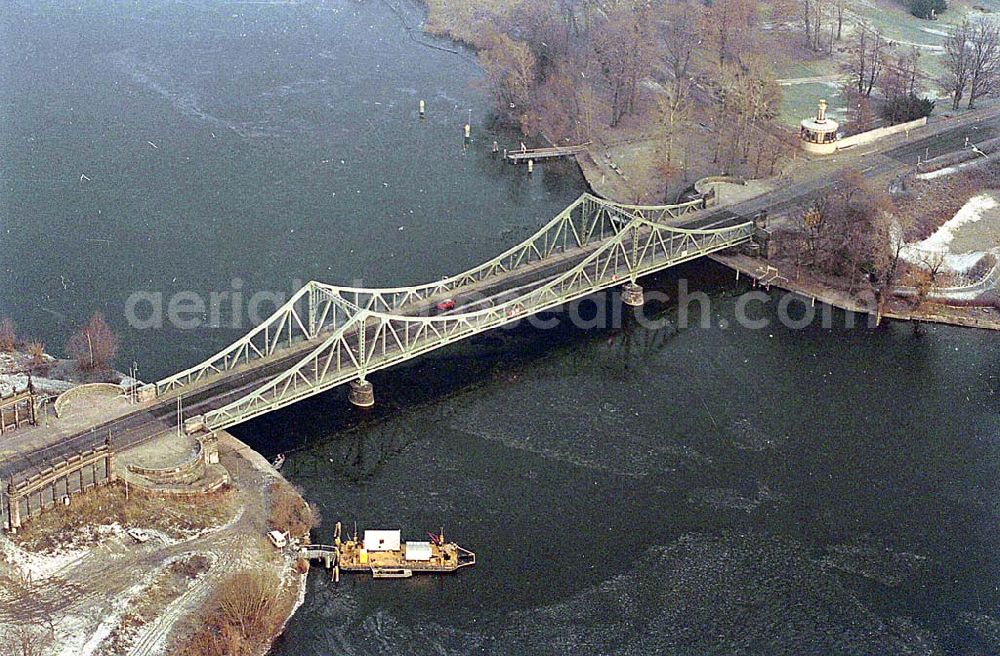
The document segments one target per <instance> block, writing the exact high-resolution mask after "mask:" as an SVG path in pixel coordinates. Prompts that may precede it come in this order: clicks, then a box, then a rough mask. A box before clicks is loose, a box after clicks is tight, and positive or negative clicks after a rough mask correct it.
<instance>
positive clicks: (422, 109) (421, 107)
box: [420, 100, 427, 118]
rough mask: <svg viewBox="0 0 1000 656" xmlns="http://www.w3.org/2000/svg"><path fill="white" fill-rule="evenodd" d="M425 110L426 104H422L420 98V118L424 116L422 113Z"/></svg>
mask: <svg viewBox="0 0 1000 656" xmlns="http://www.w3.org/2000/svg"><path fill="white" fill-rule="evenodd" d="M426 111H427V105H426V104H424V101H423V100H421V101H420V118H424V114H425V113H426Z"/></svg>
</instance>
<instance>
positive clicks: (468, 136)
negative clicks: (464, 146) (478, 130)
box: [465, 123, 472, 143]
mask: <svg viewBox="0 0 1000 656" xmlns="http://www.w3.org/2000/svg"><path fill="white" fill-rule="evenodd" d="M470 139H472V126H471V125H469V124H468V123H466V124H465V143H469V140H470Z"/></svg>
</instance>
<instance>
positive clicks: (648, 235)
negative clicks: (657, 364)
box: [205, 217, 753, 430]
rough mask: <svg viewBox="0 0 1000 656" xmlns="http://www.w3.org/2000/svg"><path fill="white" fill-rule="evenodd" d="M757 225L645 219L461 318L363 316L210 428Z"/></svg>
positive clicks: (707, 248) (699, 250)
mask: <svg viewBox="0 0 1000 656" xmlns="http://www.w3.org/2000/svg"><path fill="white" fill-rule="evenodd" d="M752 236H753V223H752V222H748V223H744V224H740V225H737V226H734V227H731V228H724V229H718V230H684V229H678V228H670V227H666V226H662V225H660V224H656V223H653V222H650V221H647V220H645V219H640V218H638V217H636V218H633V220H632V221H631V222H630V223H629V224H628V225H627V226H626V227H625V228H624V229H622V230H621V231H620V232H619V233H618V234H617V235H616V236H615V237H614V238H613V239H609V240H607V241H606V242H605V243H604V244H602V246H601V248H600V249H598V250H596V251H594V252H593V253H592V254H591V255H589V256H588V257H587V258H585V259H584V260H583V261H581V262H580V263H579V264H577V265H576V266H574V267H572V268H571V269H569V270H567V271H565V272H564V273H562V274H560V275H558V276H556V277H555V278H553V279H552V280H550V281H549V282H547V283H545V284H544V285H541V286H539V287H537V288H535V289H532V290H531V291H528V292H525V293H524V294H520V295H516V296H514V297H512V298H510V299H508V300H506V301H503V302H501V303H498V304H496V305H493V306H490V307H486V308H483V309H480V310H476V311H473V312H467V313H462V314H457V315H441V316H434V317H425V316H400V315H393V314H390V313H384V312H376V311H370V310H363V311H362V312H360V313H358V314H357V315H356V316H355V317H354V318H353V319H352V321H351V322H349V323H348V324H346V325H344V326H342V327H340V328H339V329H337V330H336V331H334V332H333V333H332V334H330V335H329V336H328V337H327V338H326V339H325V340H324V341H323V342H322V343H321V344H320V345H319V346H317V348H316V349H315V350H313V351H312V352H311V353H309V354H308V355H307V356H306V357H304V358H302V359H301V360H300V361H299V362H298V363H297V364H296V365H295V366H294V367H292V368H290V369H289V370H288V371H286V372H284V373H283V374H281V375H279V376H277V377H276V378H274V379H273V380H271V381H270V382H268V383H266V384H264V385H262V386H261V387H260V388H259V389H258V390H256V391H254V392H252V393H251V394H249V395H247V396H246V397H244V398H242V399H239V400H237V401H235V402H233V403H230V404H228V405H226V406H225V407H223V408H220V409H218V410H216V411H213V412H210V413H207V414H206V415H205V425H206V426H207V427H208V428H209V429H211V430H218V429H224V428H227V427H229V426H232V425H234V424H237V423H240V422H242V421H245V420H247V419H249V418H252V417H255V416H258V415H261V414H264V413H266V412H270V411H271V410H274V409H277V408H280V407H284V406H286V405H289V404H291V403H294V402H296V401H298V400H300V399H302V398H306V397H308V396H312V395H313V394H318V393H320V392H322V391H325V390H327V389H330V388H331V387H334V386H336V385H339V384H342V383H344V382H347V381H348V380H352V379H355V378H358V377H362V378H363V377H364V375H365V373H366V372H371V371H375V370H378V369H383V368H386V367H389V366H392V365H394V364H396V363H398V362H402V361H404V360H408V359H411V358H414V357H417V356H419V355H421V354H423V353H426V352H428V351H431V350H434V349H436V348H439V347H441V346H444V345H446V344H450V343H453V342H455V341H458V340H461V339H465V338H467V337H469V336H471V335H475V334H477V333H480V332H483V331H485V330H489V329H491V328H495V327H499V326H502V325H505V324H508V323H512V322H514V321H518V320H520V319H522V318H524V317H525V316H528V315H530V314H534V313H537V312H541V311H544V310H546V309H550V308H553V307H556V306H559V305H562V304H564V303H566V302H569V301H572V300H575V299H577V298H581V297H583V296H586V295H589V294H592V293H594V292H595V291H599V290H601V289H605V288H607V287H611V286H613V285H617V284H619V283H621V282H624V281H625V280H628V279H634V278H636V277H638V276H641V275H645V274H648V273H652V272H654V271H657V270H660V269H663V268H666V267H669V266H673V265H675V264H680V263H681V262H684V261H688V260H691V259H694V258H696V257H700V256H702V255H705V254H708V253H711V252H715V251H718V250H722V249H724V248H729V247H731V246H735V245H737V244H740V243H743V242H746V241H749V240H750V239H751V238H752Z"/></svg>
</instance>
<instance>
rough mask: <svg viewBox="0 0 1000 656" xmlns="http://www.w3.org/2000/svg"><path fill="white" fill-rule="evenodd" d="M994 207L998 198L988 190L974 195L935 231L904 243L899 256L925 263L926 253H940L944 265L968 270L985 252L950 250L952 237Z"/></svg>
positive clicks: (964, 270)
mask: <svg viewBox="0 0 1000 656" xmlns="http://www.w3.org/2000/svg"><path fill="white" fill-rule="evenodd" d="M995 207H997V201H996V199H994V198H993V197H992V196H991V195H990V194H978V195H976V196H973V197H972V198H970V199H969V200H968V201H967V202H966V203H965V205H963V206H962V207H961V209H959V210H958V212H956V213H955V216H953V217H952V218H950V219H948V221H946V222H945V224H944V225H942V226H941V227H940V228H938V229H937V230H936V231H934V234H932V235H931V236H929V237H927V238H926V239H923V240H921V241H918V242H916V243H914V244H906V245H905V246H903V249H902V251H901V252H900V257H902V258H903V259H904V260H906V261H907V262H910V263H912V264H925V263H926V262H927V260H928V258H929V257H932V256H935V255H937V254H943V256H944V266H945V267H946V268H948V269H950V270H952V271H956V272H958V273H964V272H966V271H968V270H969V269H971V268H972V267H973V266H975V265H976V263H977V262H979V260H980V259H982V258H983V256H984V255H985V254H986V253H985V252H983V251H978V252H971V253H952V252H951V242H952V241H953V240H954V239H955V233H956V232H957V231H958V229H959V228H961V227H962V226H964V225H967V224H970V223H975V222H976V221H979V220H980V219H982V218H983V216H984V214H985V213H986V212H987V211H988V210H991V209H994V208H995Z"/></svg>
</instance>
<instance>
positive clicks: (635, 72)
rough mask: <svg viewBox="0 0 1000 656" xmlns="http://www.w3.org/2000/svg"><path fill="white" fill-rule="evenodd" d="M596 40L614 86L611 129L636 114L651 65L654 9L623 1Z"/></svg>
mask: <svg viewBox="0 0 1000 656" xmlns="http://www.w3.org/2000/svg"><path fill="white" fill-rule="evenodd" d="M606 13H607V19H606V20H605V21H604V24H603V25H602V26H601V29H600V30H599V31H598V34H597V35H596V36H595V37H594V41H593V48H594V55H595V56H596V59H597V62H598V64H599V66H600V70H601V74H602V75H603V76H604V78H605V79H606V80H607V82H608V84H609V85H610V86H611V94H612V97H611V127H617V126H618V124H619V123H620V122H621V120H622V119H623V118H624V117H625V115H626V114H630V113H632V112H634V111H635V103H636V96H637V94H638V91H639V80H641V79H642V78H643V77H645V76H646V75H647V74H648V72H649V68H650V65H651V61H650V56H651V48H650V39H651V34H650V29H651V27H652V23H653V20H652V7H651V5H650V4H649V3H648V2H644V1H643V0H620V1H619V2H617V3H615V4H614V5H613V6H611V7H609V10H608V11H607V12H606Z"/></svg>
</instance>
